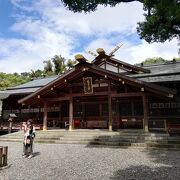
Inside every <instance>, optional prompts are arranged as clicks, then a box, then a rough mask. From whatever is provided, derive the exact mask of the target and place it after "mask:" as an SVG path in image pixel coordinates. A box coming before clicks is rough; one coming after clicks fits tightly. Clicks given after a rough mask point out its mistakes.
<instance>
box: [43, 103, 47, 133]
mask: <svg viewBox="0 0 180 180" xmlns="http://www.w3.org/2000/svg"><path fill="white" fill-rule="evenodd" d="M46 130H47V102H44V115H43V131H46Z"/></svg>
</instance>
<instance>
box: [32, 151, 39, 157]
mask: <svg viewBox="0 0 180 180" xmlns="http://www.w3.org/2000/svg"><path fill="white" fill-rule="evenodd" d="M39 155H41V153H40V152H34V153H33V157H36V156H39Z"/></svg>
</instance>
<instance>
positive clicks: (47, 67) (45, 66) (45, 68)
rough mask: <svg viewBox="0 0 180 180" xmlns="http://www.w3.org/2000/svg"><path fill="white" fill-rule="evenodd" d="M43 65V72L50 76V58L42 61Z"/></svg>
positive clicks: (51, 69)
mask: <svg viewBox="0 0 180 180" xmlns="http://www.w3.org/2000/svg"><path fill="white" fill-rule="evenodd" d="M43 63H44V64H45V65H44V74H45V75H47V76H50V75H53V74H54V73H53V64H52V62H51V60H48V61H44V62H43Z"/></svg>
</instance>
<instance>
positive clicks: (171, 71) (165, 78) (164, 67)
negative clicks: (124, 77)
mask: <svg viewBox="0 0 180 180" xmlns="http://www.w3.org/2000/svg"><path fill="white" fill-rule="evenodd" d="M143 67H144V68H146V69H149V70H150V71H151V73H144V74H133V75H132V74H131V75H128V76H130V77H134V78H138V79H140V80H142V81H146V82H170V81H180V62H175V63H173V62H172V61H170V62H168V63H164V64H154V65H146V66H143Z"/></svg>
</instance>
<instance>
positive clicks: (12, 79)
mask: <svg viewBox="0 0 180 180" xmlns="http://www.w3.org/2000/svg"><path fill="white" fill-rule="evenodd" d="M29 80H30V78H28V77H25V76H21V75H19V74H17V73H14V74H6V73H0V90H5V89H7V88H8V87H13V86H17V85H20V84H23V83H26V82H28V81H29Z"/></svg>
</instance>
